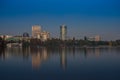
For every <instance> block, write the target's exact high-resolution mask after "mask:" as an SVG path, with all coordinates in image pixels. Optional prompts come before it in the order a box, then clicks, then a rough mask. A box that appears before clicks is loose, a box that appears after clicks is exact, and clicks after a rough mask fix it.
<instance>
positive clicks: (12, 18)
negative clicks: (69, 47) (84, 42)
mask: <svg viewBox="0 0 120 80" xmlns="http://www.w3.org/2000/svg"><path fill="white" fill-rule="evenodd" d="M62 24H66V25H67V28H68V37H70V38H72V37H73V36H74V37H76V38H83V37H84V36H88V37H92V36H95V35H100V36H101V37H102V39H103V40H115V39H120V0H0V34H11V35H19V34H22V33H24V32H28V33H29V34H31V27H32V25H41V26H42V29H43V30H46V31H49V32H50V33H51V36H52V37H59V30H60V29H59V26H60V25H62Z"/></svg>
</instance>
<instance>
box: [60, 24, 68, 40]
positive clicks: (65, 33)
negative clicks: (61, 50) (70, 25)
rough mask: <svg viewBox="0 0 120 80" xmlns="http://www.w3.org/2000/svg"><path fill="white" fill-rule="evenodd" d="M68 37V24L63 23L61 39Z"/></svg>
mask: <svg viewBox="0 0 120 80" xmlns="http://www.w3.org/2000/svg"><path fill="white" fill-rule="evenodd" d="M66 38H67V26H65V25H62V26H60V39H61V40H66Z"/></svg>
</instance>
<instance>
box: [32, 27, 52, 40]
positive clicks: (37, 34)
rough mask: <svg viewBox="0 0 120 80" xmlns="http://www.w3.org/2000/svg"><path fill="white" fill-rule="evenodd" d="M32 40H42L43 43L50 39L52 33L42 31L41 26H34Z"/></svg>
mask: <svg viewBox="0 0 120 80" xmlns="http://www.w3.org/2000/svg"><path fill="white" fill-rule="evenodd" d="M32 38H37V39H40V40H41V41H46V40H47V39H49V38H50V33H49V32H47V31H42V29H41V27H40V26H37V25H35V26H32Z"/></svg>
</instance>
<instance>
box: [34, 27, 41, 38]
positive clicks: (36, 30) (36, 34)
mask: <svg viewBox="0 0 120 80" xmlns="http://www.w3.org/2000/svg"><path fill="white" fill-rule="evenodd" d="M40 33H41V26H39V25H34V26H32V37H33V38H40Z"/></svg>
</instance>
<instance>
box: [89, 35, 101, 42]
mask: <svg viewBox="0 0 120 80" xmlns="http://www.w3.org/2000/svg"><path fill="white" fill-rule="evenodd" d="M88 40H89V41H101V38H100V36H99V35H97V36H95V37H89V38H88Z"/></svg>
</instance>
